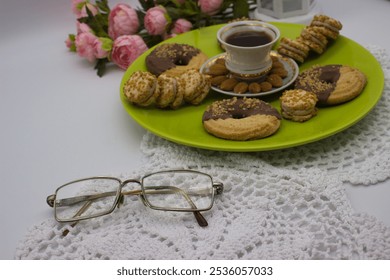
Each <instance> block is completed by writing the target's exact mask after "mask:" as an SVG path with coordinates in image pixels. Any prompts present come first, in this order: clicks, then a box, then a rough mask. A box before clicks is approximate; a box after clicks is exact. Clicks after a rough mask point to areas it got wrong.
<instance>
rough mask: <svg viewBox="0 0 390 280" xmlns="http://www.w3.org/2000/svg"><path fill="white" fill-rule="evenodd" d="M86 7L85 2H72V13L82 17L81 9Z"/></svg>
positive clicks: (74, 0)
mask: <svg viewBox="0 0 390 280" xmlns="http://www.w3.org/2000/svg"><path fill="white" fill-rule="evenodd" d="M84 5H85V0H72V11H73V13H74V14H75V15H76V16H77V18H79V17H80V13H81V9H82V7H83V6H84Z"/></svg>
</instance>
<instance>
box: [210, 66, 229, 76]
mask: <svg viewBox="0 0 390 280" xmlns="http://www.w3.org/2000/svg"><path fill="white" fill-rule="evenodd" d="M227 73H229V70H228V69H227V68H226V66H225V64H220V63H214V64H213V65H211V66H210V68H209V71H208V74H209V75H211V76H221V75H226V74H227Z"/></svg>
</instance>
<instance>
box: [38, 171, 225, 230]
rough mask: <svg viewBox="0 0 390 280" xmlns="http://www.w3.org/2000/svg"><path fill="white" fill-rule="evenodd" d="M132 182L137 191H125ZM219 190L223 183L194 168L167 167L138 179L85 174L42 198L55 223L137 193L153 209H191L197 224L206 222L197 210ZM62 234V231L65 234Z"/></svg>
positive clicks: (103, 211) (89, 214)
mask: <svg viewBox="0 0 390 280" xmlns="http://www.w3.org/2000/svg"><path fill="white" fill-rule="evenodd" d="M131 183H135V184H137V185H139V186H140V189H138V190H127V189H126V188H127V186H128V185H130V184H131ZM222 192H223V184H222V183H215V182H213V179H212V177H211V176H210V175H208V174H206V173H202V172H199V171H195V170H168V171H160V172H155V173H151V174H148V175H145V176H143V177H142V178H141V179H140V180H137V179H126V180H124V181H121V180H120V179H118V178H115V177H89V178H84V179H79V180H75V181H72V182H69V183H66V184H64V185H62V186H60V187H59V188H57V190H56V191H55V193H54V194H52V195H49V196H48V197H47V199H46V201H47V203H48V204H49V206H51V207H53V208H54V217H55V219H56V220H57V221H58V222H73V224H72V227H73V226H75V225H76V224H77V222H79V221H81V220H86V219H92V218H96V217H100V216H104V215H107V214H110V213H111V212H113V211H114V210H115V208H116V207H118V208H119V206H120V205H121V204H123V202H124V197H125V196H128V195H137V196H139V197H140V198H141V201H142V202H143V204H144V205H145V206H147V207H150V208H151V209H154V210H162V211H179V212H193V213H194V216H195V218H196V220H197V222H198V224H199V225H200V226H202V227H205V226H207V225H208V223H207V221H206V219H205V218H204V217H203V215H202V214H201V213H200V212H202V211H207V210H210V209H211V207H212V206H213V204H214V197H215V195H216V194H217V195H218V194H221V193H222ZM65 235H66V234H65Z"/></svg>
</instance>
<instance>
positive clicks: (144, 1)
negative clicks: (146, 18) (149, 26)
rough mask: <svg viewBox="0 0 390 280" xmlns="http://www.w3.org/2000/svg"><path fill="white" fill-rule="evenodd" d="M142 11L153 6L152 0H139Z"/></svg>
mask: <svg viewBox="0 0 390 280" xmlns="http://www.w3.org/2000/svg"><path fill="white" fill-rule="evenodd" d="M139 3H140V4H141V6H142V8H143V10H144V11H147V10H149V9H150V8H153V7H154V0H141V1H139Z"/></svg>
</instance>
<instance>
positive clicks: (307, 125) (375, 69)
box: [120, 23, 384, 152]
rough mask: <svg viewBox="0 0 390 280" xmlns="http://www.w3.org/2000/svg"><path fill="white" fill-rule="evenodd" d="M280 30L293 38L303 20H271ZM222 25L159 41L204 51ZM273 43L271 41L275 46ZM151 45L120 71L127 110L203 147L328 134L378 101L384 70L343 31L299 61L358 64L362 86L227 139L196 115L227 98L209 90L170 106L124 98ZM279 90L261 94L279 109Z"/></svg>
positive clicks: (171, 136) (272, 145) (213, 49)
mask: <svg viewBox="0 0 390 280" xmlns="http://www.w3.org/2000/svg"><path fill="white" fill-rule="evenodd" d="M273 24H274V25H275V26H277V27H278V28H279V30H280V32H281V36H282V37H289V38H296V37H297V36H299V34H300V32H301V30H302V28H303V27H304V26H303V25H298V24H290V23H273ZM221 26H222V25H216V26H210V27H206V28H202V29H199V30H194V31H190V32H187V33H184V34H181V35H179V36H176V37H174V38H171V39H169V40H166V41H164V43H167V42H170V43H173V42H175V43H185V44H190V45H193V46H195V47H197V48H199V49H201V50H202V51H203V52H204V53H205V54H207V55H208V56H209V57H212V56H215V55H217V54H219V53H221V52H222V50H221V49H220V47H219V45H218V43H217V39H216V33H217V31H218V29H219V28H220V27H221ZM276 47H277V46H275V48H276ZM151 50H152V49H150V50H148V51H147V52H145V53H144V54H142V55H141V56H140V57H139V58H138V59H137V60H136V61H134V62H133V63H132V65H131V66H130V67H129V68H128V69H127V71H126V72H125V74H124V76H123V78H122V82H121V87H120V88H121V93H120V95H121V100H122V103H123V106H124V108H125V109H126V111H127V112H128V114H129V115H130V116H131V117H132V118H133V119H134V120H135V121H136V122H137V123H138V124H139V125H141V126H142V127H144V128H145V129H147V130H149V131H150V132H152V133H154V134H155V135H158V136H160V137H162V138H164V139H167V140H170V141H172V142H175V143H179V144H182V145H187V146H191V147H197V148H202V149H209V150H218V151H231V152H252V151H267V150H276V149H284V148H290V147H294V146H298V145H304V144H307V143H311V142H314V141H318V140H320V139H323V138H326V137H329V136H331V135H334V134H336V133H338V132H340V131H342V130H345V129H347V128H348V127H350V126H352V125H353V124H355V123H357V122H358V121H359V120H361V119H362V118H364V117H365V116H366V115H367V114H368V113H369V112H370V111H371V109H372V108H374V106H375V104H376V103H377V102H378V101H379V99H380V97H381V95H382V91H383V87H384V75H383V71H382V68H381V66H380V64H379V63H378V61H377V60H376V59H375V57H374V56H373V55H372V54H371V53H370V52H369V51H368V50H366V49H365V48H363V47H362V46H361V45H359V44H358V43H356V42H354V41H352V40H350V39H348V38H346V37H344V36H341V35H340V36H339V38H338V39H337V40H336V41H334V42H332V43H330V44H329V46H328V48H327V50H326V51H325V52H324V53H323V54H322V55H313V56H311V57H310V58H309V59H307V61H306V62H305V63H304V64H302V65H300V67H299V68H300V71H303V70H305V69H307V68H309V67H311V66H313V65H326V64H343V65H349V66H352V67H356V68H358V69H360V70H361V71H362V72H363V73H365V74H366V76H367V80H368V82H367V85H366V87H365V89H364V91H363V92H362V93H361V94H360V95H359V96H358V97H357V98H355V99H353V100H352V101H350V102H347V103H344V104H341V105H338V106H332V107H326V108H320V109H319V110H318V114H317V116H315V117H314V118H312V119H310V120H309V121H307V122H304V123H297V122H292V121H288V120H285V119H283V120H282V122H281V126H280V128H279V130H278V131H277V132H276V133H275V134H274V135H272V136H270V137H267V138H263V139H259V140H251V141H231V140H224V139H219V138H217V137H214V136H212V135H210V134H208V133H207V132H206V131H205V130H204V128H203V125H202V115H203V112H204V111H205V109H206V107H207V105H209V104H210V103H211V102H213V101H215V100H217V99H224V98H231V96H228V95H224V94H222V93H217V92H214V91H211V92H210V94H209V96H208V97H207V98H206V99H205V101H204V102H203V103H202V104H200V105H198V106H192V105H187V104H186V105H184V106H182V107H181V108H179V109H176V110H167V109H158V108H154V107H151V108H141V107H137V106H134V105H132V104H130V103H129V102H127V101H126V98H125V97H124V95H123V91H122V89H123V85H124V83H125V82H126V81H127V80H128V78H129V77H130V75H131V73H133V72H134V71H137V70H145V71H146V70H147V69H146V66H145V57H146V56H147V55H148V54H149V53H150V51H151ZM280 94H281V93H276V94H273V95H270V96H265V97H263V98H261V99H262V100H264V101H266V102H269V103H271V104H272V105H273V106H274V107H275V108H277V109H278V110H279V111H280V104H279V100H278V99H279V97H280Z"/></svg>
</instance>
